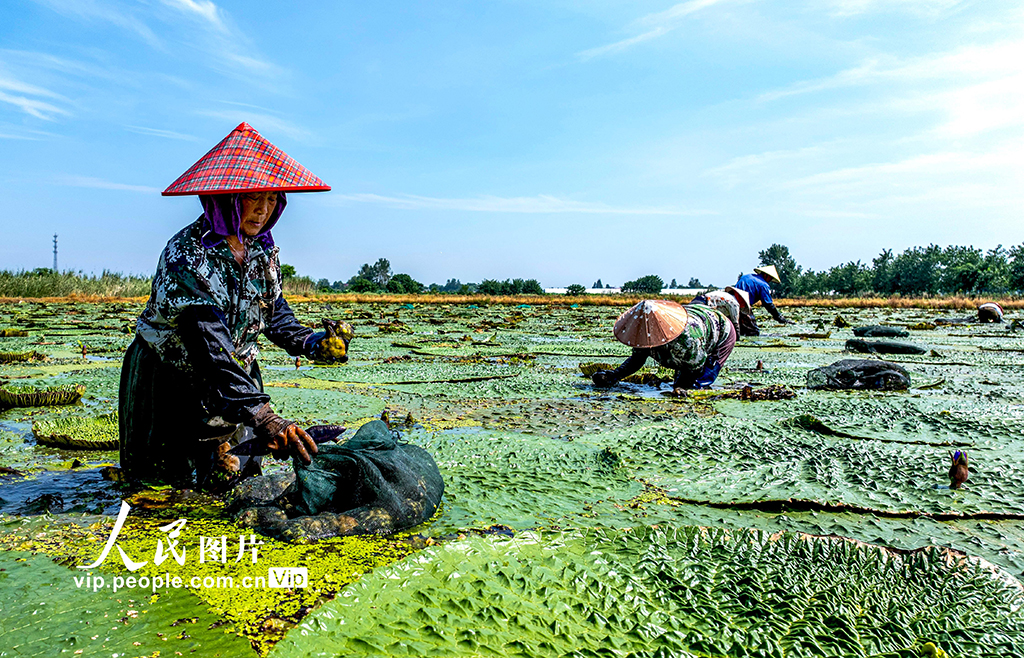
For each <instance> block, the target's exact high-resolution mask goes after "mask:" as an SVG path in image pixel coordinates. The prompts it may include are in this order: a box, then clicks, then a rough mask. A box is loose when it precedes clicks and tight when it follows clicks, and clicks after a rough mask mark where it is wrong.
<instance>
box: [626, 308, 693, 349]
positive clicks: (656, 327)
mask: <svg viewBox="0 0 1024 658" xmlns="http://www.w3.org/2000/svg"><path fill="white" fill-rule="evenodd" d="M686 319H687V315H686V309H685V308H683V307H682V306H680V305H679V304H677V303H675V302H670V301H666V300H663V299H655V300H651V299H649V300H647V301H643V302H640V303H638V304H636V305H634V306H632V307H631V308H630V309H629V310H627V311H626V312H625V313H623V314H622V315H620V316H619V319H618V320H616V321H615V329H614V333H615V337H616V338H618V339H619V342H620V343H625V344H626V345H629V346H630V347H657V346H658V345H664V344H665V343H667V342H669V341H671V340H674V339H676V338H678V337H679V335H680V334H682V333H683V329H684V328H685V327H686Z"/></svg>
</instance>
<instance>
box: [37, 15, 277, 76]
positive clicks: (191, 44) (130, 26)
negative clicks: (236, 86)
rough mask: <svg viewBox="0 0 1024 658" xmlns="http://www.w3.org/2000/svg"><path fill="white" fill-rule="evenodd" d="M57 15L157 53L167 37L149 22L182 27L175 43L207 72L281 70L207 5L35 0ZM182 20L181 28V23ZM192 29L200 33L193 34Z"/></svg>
mask: <svg viewBox="0 0 1024 658" xmlns="http://www.w3.org/2000/svg"><path fill="white" fill-rule="evenodd" d="M35 2H38V3H39V4H41V5H43V6H46V7H49V8H50V9H53V10H54V11H56V12H58V13H60V14H61V15H63V16H65V17H67V18H71V19H75V20H79V21H86V22H106V23H109V24H111V25H114V26H116V27H119V28H121V29H123V30H127V31H129V32H131V33H133V34H135V35H136V36H139V37H141V38H142V39H143V40H145V41H146V42H147V43H149V45H151V46H153V47H154V48H156V49H158V50H162V51H166V50H168V49H169V48H170V47H171V45H172V38H171V37H170V36H169V35H170V34H171V32H170V31H169V30H167V29H162V30H160V32H161V35H162V37H163V38H158V37H157V36H156V33H155V32H154V31H153V30H152V29H151V28H150V27H149V24H150V23H151V22H153V21H158V22H162V23H164V24H166V25H169V26H171V27H172V28H173V27H180V28H182V29H181V30H179V36H180V41H181V42H183V43H185V44H187V46H188V48H190V49H195V50H199V51H203V52H206V53H208V54H209V55H211V57H209V58H208V59H207V62H208V65H209V66H210V67H211V68H214V69H217V70H222V71H224V72H225V73H229V74H232V75H239V74H241V75H246V76H252V75H256V76H279V75H281V74H282V72H283V69H282V68H281V67H279V66H277V65H275V64H272V63H270V62H268V61H266V60H264V59H261V58H260V57H259V56H258V54H256V53H258V50H259V48H258V45H257V44H254V43H253V42H252V40H251V39H249V37H248V36H246V35H245V34H244V33H243V32H242V31H240V30H238V29H237V28H236V27H234V26H233V25H232V23H231V21H230V17H229V16H228V14H227V13H226V12H225V11H224V10H223V9H221V8H220V7H218V6H217V5H216V4H215V3H214V2H212V0H161V5H162V6H163V7H165V8H166V9H163V10H159V9H160V6H158V5H151V4H148V3H143V4H128V3H124V2H121V1H119V0H35ZM183 18H184V19H187V20H188V24H187V28H186V26H185V25H182V24H181V21H182V19H183ZM195 25H198V26H199V28H200V30H201V31H202V33H201V34H200V35H198V36H197V35H196V34H194V32H195V29H194V26H195Z"/></svg>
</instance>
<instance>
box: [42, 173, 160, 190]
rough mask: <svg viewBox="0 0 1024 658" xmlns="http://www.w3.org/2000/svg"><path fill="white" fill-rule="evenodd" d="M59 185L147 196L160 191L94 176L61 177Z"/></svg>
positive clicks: (58, 180)
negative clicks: (140, 193)
mask: <svg viewBox="0 0 1024 658" xmlns="http://www.w3.org/2000/svg"><path fill="white" fill-rule="evenodd" d="M55 182H56V183H57V184H59V185H68V186H70V187H88V188H93V189H98V190H118V191H123V192H142V193H145V194H153V193H155V192H159V191H160V189H159V188H156V187H150V186H148V185H127V184H125V183H114V182H111V181H108V180H103V179H102V178H95V177H93V176H59V177H57V179H56V181H55Z"/></svg>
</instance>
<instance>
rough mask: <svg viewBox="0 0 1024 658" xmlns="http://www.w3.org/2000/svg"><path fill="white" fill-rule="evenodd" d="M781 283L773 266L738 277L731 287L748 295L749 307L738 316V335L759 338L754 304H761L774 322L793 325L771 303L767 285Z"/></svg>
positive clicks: (755, 269) (756, 268)
mask: <svg viewBox="0 0 1024 658" xmlns="http://www.w3.org/2000/svg"><path fill="white" fill-rule="evenodd" d="M772 282H774V283H781V282H782V279H780V278H779V271H778V270H777V269H775V266H774V265H763V266H761V267H755V268H754V273H753V274H744V275H743V276H741V277H740V280H739V281H737V282H736V285H735V286H733V287H735V288H737V289H739V290H743V291H745V292H746V293H747V294H748V295H750V305H749V306H747V307H745V308H744V309H743V312H742V313H741V314H740V335H741V336H759V335H761V330H760V329H758V328H757V320H756V319H754V310H753V306H754V304H756V303H758V302H761V304H763V305H764V307H765V309H767V311H768V312H769V313H771V315H772V317H773V318H775V321H776V322H779V323H782V324H795V323H794V322H793V321H792V320H787V319H786V318H784V317H782V313H780V312H779V309H777V308H775V304H774V302H772V290H771V288H770V287H769V285H768V284H769V283H772Z"/></svg>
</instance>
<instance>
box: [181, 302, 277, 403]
mask: <svg viewBox="0 0 1024 658" xmlns="http://www.w3.org/2000/svg"><path fill="white" fill-rule="evenodd" d="M176 325H177V326H176V328H175V331H176V332H177V334H178V336H179V337H180V338H181V342H182V343H183V344H184V345H185V350H186V351H187V353H188V360H189V362H190V364H191V366H192V376H193V379H194V381H195V386H196V387H197V388H198V392H199V394H200V398H201V399H202V401H203V404H204V405H205V406H206V410H207V413H209V414H210V417H211V418H212V417H218V416H219V417H220V418H223V419H224V420H225V421H227V422H229V423H251V422H252V420H253V417H254V416H255V415H256V414H257V412H258V411H259V410H260V408H261V407H262V406H263V405H265V404H266V403H268V402H270V396H268V395H267V394H265V393H263V392H262V391H261V390H260V387H259V386H258V385H257V384H256V382H255V381H253V379H252V377H250V376H249V374H248V373H247V372H246V371H245V369H244V368H243V367H242V365H241V364H240V363H238V362H237V361H236V360H235V358H234V357H233V356H232V351H233V349H234V346H233V345H232V343H231V334H230V333H229V332H228V327H227V322H226V321H225V319H224V315H223V313H221V311H220V309H218V308H216V307H213V306H205V305H204V306H187V307H185V308H184V309H182V311H181V313H179V314H178V318H177V322H176Z"/></svg>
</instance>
